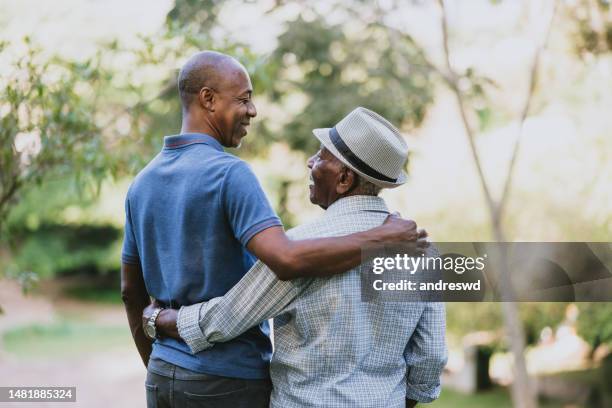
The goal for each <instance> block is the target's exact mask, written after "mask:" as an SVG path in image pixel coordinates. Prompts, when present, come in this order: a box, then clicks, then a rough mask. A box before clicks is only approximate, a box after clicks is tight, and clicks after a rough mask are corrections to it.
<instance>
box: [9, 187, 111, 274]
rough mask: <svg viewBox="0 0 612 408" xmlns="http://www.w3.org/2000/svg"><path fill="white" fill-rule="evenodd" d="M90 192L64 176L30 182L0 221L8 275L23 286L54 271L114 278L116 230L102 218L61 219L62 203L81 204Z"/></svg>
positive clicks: (91, 202) (86, 203) (88, 199)
mask: <svg viewBox="0 0 612 408" xmlns="http://www.w3.org/2000/svg"><path fill="white" fill-rule="evenodd" d="M94 197H95V196H94V194H93V192H89V193H83V192H81V191H80V188H79V187H78V184H77V183H75V182H74V181H71V180H70V179H62V180H52V181H48V182H47V183H45V184H44V185H42V186H40V187H30V188H29V189H27V190H26V191H24V192H23V194H22V199H21V201H20V202H19V204H18V205H17V206H16V207H15V208H14V210H13V211H12V212H11V214H10V217H9V218H8V219H7V221H6V224H7V225H6V229H7V231H9V233H10V236H11V244H12V256H11V257H10V259H9V260H3V264H4V265H0V267H2V266H3V267H4V269H5V270H7V271H8V274H9V275H10V276H17V277H18V278H19V279H22V280H23V279H26V278H28V277H32V278H34V279H32V280H24V281H23V283H24V284H25V286H32V284H34V283H36V280H37V277H34V276H35V275H33V274H36V275H39V276H40V277H42V278H49V277H55V276H58V275H70V274H88V275H90V276H91V275H105V274H109V273H110V274H112V275H113V276H114V279H115V280H117V281H118V271H119V267H120V265H119V258H120V245H121V237H122V234H121V230H120V229H119V228H118V227H117V226H114V225H110V224H108V223H99V222H97V223H93V222H91V221H90V220H87V219H75V220H72V222H69V220H67V219H66V215H65V211H66V209H67V208H76V207H77V206H78V207H80V208H87V207H89V206H93V205H94V204H95V203H96V201H95V199H94Z"/></svg>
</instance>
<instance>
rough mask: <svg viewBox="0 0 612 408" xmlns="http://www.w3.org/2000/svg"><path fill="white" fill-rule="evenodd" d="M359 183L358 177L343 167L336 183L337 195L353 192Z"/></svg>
mask: <svg viewBox="0 0 612 408" xmlns="http://www.w3.org/2000/svg"><path fill="white" fill-rule="evenodd" d="M356 183H357V175H356V174H355V172H354V171H353V170H351V169H349V168H348V167H346V166H342V169H341V170H340V174H339V175H338V181H337V183H336V193H338V194H340V195H343V194H346V193H348V192H349V191H351V190H352V189H353V188H354V187H355V184H356Z"/></svg>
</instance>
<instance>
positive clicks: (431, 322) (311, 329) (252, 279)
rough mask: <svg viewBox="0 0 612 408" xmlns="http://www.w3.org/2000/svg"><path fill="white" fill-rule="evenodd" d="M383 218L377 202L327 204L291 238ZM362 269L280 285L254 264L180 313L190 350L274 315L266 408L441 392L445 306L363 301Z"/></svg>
mask: <svg viewBox="0 0 612 408" xmlns="http://www.w3.org/2000/svg"><path fill="white" fill-rule="evenodd" d="M387 215H388V210H387V207H386V205H385V202H384V200H383V199H382V198H379V197H370V196H352V197H346V198H343V199H340V200H338V201H336V202H335V203H333V204H332V205H331V206H330V207H329V208H328V209H327V211H326V212H325V214H324V215H323V216H322V217H321V218H320V219H318V220H316V221H314V222H312V223H310V224H305V225H302V226H299V227H297V228H294V229H292V230H290V231H289V232H288V234H289V236H290V237H291V238H292V239H304V238H316V237H330V236H340V235H346V234H351V233H354V232H359V231H364V230H367V229H370V228H373V227H376V226H378V225H380V224H382V223H383V222H384V220H385V218H386V217H387ZM363 267H364V266H360V267H358V268H356V269H353V270H351V271H349V272H347V273H345V274H341V275H336V276H333V277H329V278H318V279H296V280H292V281H280V280H278V279H277V278H276V275H275V274H274V273H273V272H272V271H271V270H270V269H268V267H267V266H266V265H264V264H263V263H261V262H259V261H258V262H257V263H256V264H255V265H254V266H253V268H251V270H250V271H249V272H248V273H247V274H246V275H245V276H244V278H242V279H241V280H240V282H238V283H237V284H236V286H234V287H233V288H232V289H231V290H230V291H229V292H227V294H226V295H225V296H222V297H218V298H214V299H211V300H210V301H208V302H204V303H199V304H196V305H192V306H187V307H182V308H181V309H180V311H179V314H178V322H177V324H178V329H179V333H180V335H181V337H182V338H183V339H184V340H185V342H186V343H187V344H188V345H189V347H190V348H191V350H192V351H193V352H194V353H195V352H199V351H201V350H204V349H207V348H210V347H212V346H213V343H215V342H222V341H226V340H228V339H231V338H233V337H235V336H237V335H238V334H240V333H242V332H243V331H245V330H246V329H248V328H249V327H252V326H254V325H256V324H259V323H260V322H262V321H264V320H266V319H269V318H272V317H274V344H275V350H274V354H273V356H272V361H271V364H270V375H271V378H272V382H273V384H274V389H273V392H272V397H271V402H270V406H271V407H282V408H286V407H343V408H344V407H384V408H392V407H404V406H405V398H409V399H413V400H416V401H419V402H430V401H432V400H434V399H436V398H437V397H438V396H439V395H440V388H441V387H440V375H441V373H442V369H443V368H444V366H445V364H446V359H447V350H446V344H445V326H446V323H445V310H444V304H442V303H425V302H417V303H408V302H362V301H361V283H360V282H361V281H360V273H361V272H362V271H361V268H363Z"/></svg>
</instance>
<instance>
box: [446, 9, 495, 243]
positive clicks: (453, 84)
mask: <svg viewBox="0 0 612 408" xmlns="http://www.w3.org/2000/svg"><path fill="white" fill-rule="evenodd" d="M438 4H439V5H440V10H441V13H442V18H441V25H442V45H443V47H444V57H445V61H446V69H447V71H448V74H447V75H446V76H443V77H445V78H446V82H447V84H448V85H449V87H450V88H451V90H452V91H453V93H454V94H455V97H456V99H457V104H458V105H459V112H460V114H461V121H462V122H463V127H464V129H465V134H466V135H467V138H468V142H469V144H470V151H471V153H472V158H473V159H474V164H475V165H476V170H477V171H478V177H479V179H480V184H481V186H482V190H483V192H484V195H485V200H486V202H487V206H488V207H489V210H490V211H491V214H495V213H496V204H495V201H494V200H493V196H492V195H491V191H490V189H489V185H488V184H487V179H486V178H485V175H484V171H483V169H482V164H481V160H480V156H479V154H478V149H477V148H476V141H475V135H474V131H473V130H472V127H471V125H470V123H469V120H468V117H467V111H466V107H465V103H464V102H463V95H462V93H461V90H460V89H459V85H458V81H457V74H456V73H455V71H454V70H453V67H452V66H451V62H450V51H449V48H448V23H447V17H446V8H445V7H444V1H443V0H438ZM493 222H494V223H495V222H496V220H495V219H494V220H493ZM498 232H500V231H496V235H499V236H496V239H497V240H499V241H503V238H504V237H503V235H502V234H499V233H498Z"/></svg>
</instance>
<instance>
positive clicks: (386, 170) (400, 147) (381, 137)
mask: <svg viewBox="0 0 612 408" xmlns="http://www.w3.org/2000/svg"><path fill="white" fill-rule="evenodd" d="M312 133H313V134H314V135H315V136H316V138H317V139H319V141H320V142H321V143H322V144H323V146H325V148H326V149H327V150H329V151H330V152H331V154H333V155H334V156H335V157H336V158H338V160H340V161H341V162H342V163H344V164H345V165H346V166H347V167H349V168H350V169H351V170H353V171H355V172H356V173H357V174H359V175H360V176H361V177H363V178H364V179H366V180H367V181H369V182H371V183H372V184H375V185H377V186H379V187H383V188H395V187H398V186H401V185H402V184H404V183H405V182H406V179H407V175H406V172H405V171H404V164H405V163H406V160H407V158H408V145H406V142H405V141H404V139H403V138H402V135H401V134H400V132H399V130H398V129H397V128H396V127H395V126H393V125H392V124H391V123H390V122H389V121H388V120H387V119H385V118H383V117H382V116H380V115H379V114H378V113H376V112H373V111H371V110H369V109H366V108H362V107H358V108H356V109H355V110H353V111H352V112H351V113H349V114H348V115H346V116H345V117H344V118H343V119H342V120H341V121H340V122H338V124H336V126H334V127H333V128H323V129H314V130H313V131H312Z"/></svg>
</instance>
